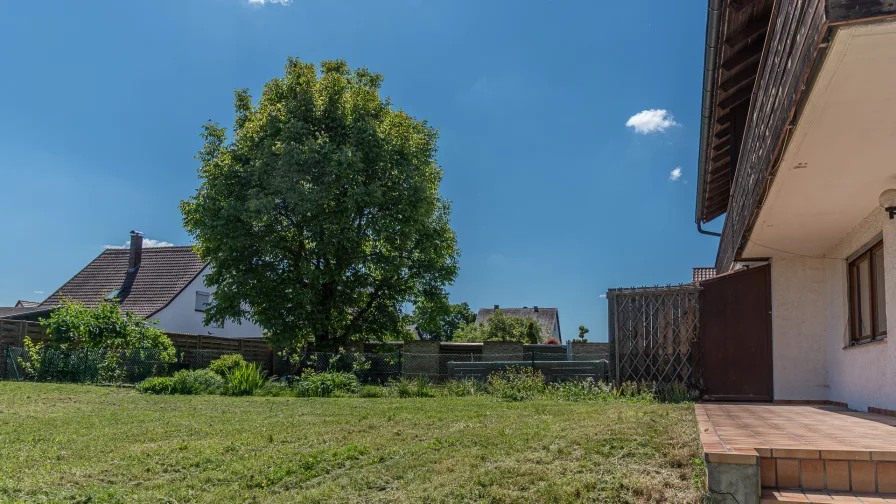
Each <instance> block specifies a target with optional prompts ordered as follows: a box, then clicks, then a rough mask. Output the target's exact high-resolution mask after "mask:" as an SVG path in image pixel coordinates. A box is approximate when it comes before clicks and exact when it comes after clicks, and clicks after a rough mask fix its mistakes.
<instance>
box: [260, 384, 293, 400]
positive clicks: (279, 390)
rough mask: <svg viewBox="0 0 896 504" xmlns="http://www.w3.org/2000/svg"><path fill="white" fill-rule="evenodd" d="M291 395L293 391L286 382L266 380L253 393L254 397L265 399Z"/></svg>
mask: <svg viewBox="0 0 896 504" xmlns="http://www.w3.org/2000/svg"><path fill="white" fill-rule="evenodd" d="M292 394H293V390H292V389H291V388H289V386H288V385H287V384H286V382H283V381H278V380H268V381H267V382H265V384H264V385H262V386H261V387H259V388H258V389H257V390H256V391H255V395H257V396H267V397H281V396H288V395H292Z"/></svg>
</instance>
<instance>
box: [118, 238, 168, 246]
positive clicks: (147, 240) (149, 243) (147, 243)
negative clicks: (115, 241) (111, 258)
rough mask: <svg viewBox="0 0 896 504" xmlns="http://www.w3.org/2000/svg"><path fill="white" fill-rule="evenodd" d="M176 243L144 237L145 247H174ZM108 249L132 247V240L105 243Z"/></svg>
mask: <svg viewBox="0 0 896 504" xmlns="http://www.w3.org/2000/svg"><path fill="white" fill-rule="evenodd" d="M173 246H174V244H173V243H171V242H166V241H159V240H153V239H152V238H144V239H143V247H144V248H152V247H173ZM105 248H107V249H120V248H131V240H128V241H126V242H124V245H105Z"/></svg>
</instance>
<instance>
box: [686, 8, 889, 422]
mask: <svg viewBox="0 0 896 504" xmlns="http://www.w3.org/2000/svg"><path fill="white" fill-rule="evenodd" d="M744 3H745V2H737V3H734V2H730V3H729V2H721V3H720V2H718V1H715V0H711V1H710V9H709V18H708V29H707V38H706V58H705V61H706V68H705V69H704V77H705V78H704V81H703V82H704V87H703V113H702V121H703V122H702V125H701V143H700V152H699V162H698V177H697V205H696V220H697V225H698V228H700V227H701V226H702V225H703V224H706V223H709V222H710V221H713V220H715V219H717V218H719V217H721V216H723V215H724V221H725V222H724V227H723V228H722V229H723V231H722V233H721V235H720V240H719V248H718V255H717V258H716V264H715V270H716V271H717V272H718V273H719V275H720V276H718V277H716V278H714V279H712V280H710V281H709V282H707V283H706V284H705V285H706V287H704V289H703V295H704V296H710V295H716V294H712V292H720V291H721V290H724V288H723V287H720V286H724V285H726V283H729V282H730V284H731V285H733V283H734V282H736V281H743V282H745V283H744V285H746V280H747V276H748V275H747V274H746V272H740V271H737V272H736V270H738V269H741V268H742V267H743V266H745V265H746V264H745V263H747V262H752V268H751V269H750V270H747V271H752V272H754V273H756V274H755V275H754V276H753V277H752V278H753V279H754V280H755V282H754V283H752V284H751V285H752V287H751V289H753V290H751V291H750V293H749V296H747V297H744V296H745V294H746V293H747V289H746V288H745V287H744V288H741V289H740V290H739V291H733V290H732V291H728V292H723V293H722V294H726V295H727V294H729V293H730V294H732V295H733V296H741V297H740V298H739V299H741V304H743V301H749V300H751V299H756V300H761V302H758V303H756V305H757V306H756V310H755V314H756V317H754V319H753V320H757V321H758V322H760V323H762V324H765V322H764V321H762V319H764V318H767V319H768V331H769V334H770V336H769V338H770V341H769V344H768V345H764V347H763V348H759V347H756V348H753V349H744V350H756V351H757V352H758V353H757V354H755V355H764V357H762V359H763V360H762V361H761V362H763V363H765V364H770V365H768V368H769V372H770V374H771V375H770V376H768V377H767V378H768V380H769V383H770V389H771V390H772V391H773V399H774V400H776V401H781V400H784V401H804V400H813V401H833V402H839V403H848V404H849V406H850V407H851V408H856V409H861V410H867V409H869V408H872V409H875V408H880V409H885V410H896V344H887V334H888V325H894V326H896V220H893V216H894V212H896V197H894V196H893V195H894V194H896V191H893V192H890V190H893V189H896V165H894V159H896V141H894V140H896V120H894V119H893V118H894V117H896V93H893V83H894V82H896V21H894V19H893V18H892V15H893V14H894V12H896V11H894V9H893V7H892V5H893V4H892V2H889V3H888V2H883V1H873V2H869V1H863V0H836V1H835V0H826V1H825V0H808V1H804V2H796V1H783V2H773V1H772V0H756V1H754V2H746V3H745V4H746V5H747V6H748V7H747V8H743V7H742V6H741V5H740V4H744ZM881 207H885V208H886V210H885V209H884V208H881ZM888 214H889V215H888ZM704 232H705V231H704ZM763 263H764V264H763ZM756 270H761V271H762V273H761V274H759V272H758V271H756ZM751 274H752V273H751ZM763 276H764V277H766V278H767V279H768V280H762V278H763ZM729 279H730V280H729ZM738 279H740V280H738ZM695 280H696V276H695ZM754 293H755V294H754ZM765 298H767V299H768V301H767V303H766V301H764V299H765ZM744 309H747V308H744ZM711 315H712V317H714V318H713V320H712V322H713V324H714V327H719V323H720V321H721V322H724V321H725V320H727V326H723V327H725V330H726V331H730V334H728V335H727V336H728V338H729V341H732V342H733V341H736V339H737V338H740V337H742V336H749V335H748V334H746V333H741V332H739V331H741V326H740V325H739V324H738V323H736V322H735V318H734V317H733V316H732V315H730V314H728V313H725V312H724V311H718V310H717V311H714V312H713V313H712V314H711ZM724 317H728V318H727V319H726V318H724ZM741 320H743V321H746V322H750V321H751V319H749V318H746V317H742V318H741ZM763 330H764V329H763ZM760 346H763V345H760ZM766 351H767V352H768V354H766V353H765V352H766ZM753 355H754V354H752V353H751V354H747V353H742V356H743V357H744V358H747V357H749V358H750V359H752V358H754V357H753ZM769 360H770V361H771V362H770V363H769ZM731 362H734V361H731ZM762 367H765V366H762ZM764 373H765V371H764V370H759V368H756V367H754V368H753V369H752V374H751V373H749V372H748V373H746V374H744V373H741V376H740V377H739V378H738V379H742V380H752V379H756V377H757V376H758V375H760V374H764ZM762 379H765V378H762Z"/></svg>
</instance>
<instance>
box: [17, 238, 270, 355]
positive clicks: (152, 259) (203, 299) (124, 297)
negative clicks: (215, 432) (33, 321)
mask: <svg viewBox="0 0 896 504" xmlns="http://www.w3.org/2000/svg"><path fill="white" fill-rule="evenodd" d="M208 271H209V265H208V264H207V263H204V262H203V261H202V260H201V259H200V258H199V256H198V255H196V252H194V251H193V249H192V247H149V248H144V247H143V235H142V234H141V233H139V232H136V231H132V232H131V243H130V248H129V249H116V248H110V249H106V250H104V251H103V252H102V253H101V254H100V255H99V256H97V257H96V259H94V260H93V261H91V262H90V264H88V265H87V266H85V267H84V269H82V270H81V271H79V272H78V273H77V274H76V275H75V276H74V277H72V279H71V280H69V281H68V282H66V283H65V284H64V285H63V286H62V287H60V288H59V289H57V290H56V292H54V293H53V294H51V295H50V297H48V298H47V299H46V300H44V301H43V302H42V303H40V305H39V306H37V307H35V308H30V310H32V311H33V310H35V309H38V310H40V309H43V310H49V309H52V308H53V307H55V306H58V305H59V304H60V303H61V302H62V300H63V299H71V300H75V301H80V302H82V303H85V304H86V305H88V306H96V305H97V304H99V303H100V302H101V301H102V300H103V299H113V298H114V299H117V300H118V301H119V303H120V305H121V308H122V310H124V311H130V312H133V313H135V314H137V315H138V316H140V317H142V318H146V319H153V320H158V323H157V327H159V328H160V329H163V330H164V331H166V332H172V333H185V334H202V335H212V336H220V337H225V338H259V337H261V336H262V329H261V327H259V326H258V325H256V324H254V323H252V322H250V321H248V320H243V321H241V323H232V322H227V323H225V324H224V325H223V326H214V325H212V326H209V325H205V323H204V321H203V318H204V315H205V313H204V311H205V307H206V305H207V304H208V303H210V302H211V300H212V298H213V297H214V292H215V290H214V288H213V287H209V286H207V285H205V276H206V274H207V273H208Z"/></svg>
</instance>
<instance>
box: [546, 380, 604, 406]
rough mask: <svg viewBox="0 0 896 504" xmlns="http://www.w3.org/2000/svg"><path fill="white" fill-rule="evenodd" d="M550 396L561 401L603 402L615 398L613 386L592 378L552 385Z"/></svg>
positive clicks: (549, 387) (549, 391) (549, 390)
mask: <svg viewBox="0 0 896 504" xmlns="http://www.w3.org/2000/svg"><path fill="white" fill-rule="evenodd" d="M548 394H549V395H550V397H552V398H554V399H558V400H561V401H601V400H607V399H612V398H613V386H612V385H610V384H609V383H605V382H596V381H594V380H593V379H591V378H586V379H584V380H568V381H564V382H560V383H551V384H550V385H549V386H548Z"/></svg>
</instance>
